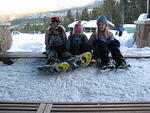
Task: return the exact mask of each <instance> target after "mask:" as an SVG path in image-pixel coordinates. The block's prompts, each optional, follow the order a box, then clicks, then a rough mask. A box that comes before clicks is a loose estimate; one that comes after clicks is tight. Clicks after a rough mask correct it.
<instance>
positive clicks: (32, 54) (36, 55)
mask: <svg viewBox="0 0 150 113" xmlns="http://www.w3.org/2000/svg"><path fill="white" fill-rule="evenodd" d="M0 58H1V59H2V58H10V59H14V58H46V56H45V55H44V54H42V52H0ZM124 58H150V56H144V55H143V56H135V55H130V56H129V55H128V56H124Z"/></svg>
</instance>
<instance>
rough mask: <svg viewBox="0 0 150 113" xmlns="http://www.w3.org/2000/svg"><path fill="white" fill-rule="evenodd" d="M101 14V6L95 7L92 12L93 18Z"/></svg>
mask: <svg viewBox="0 0 150 113" xmlns="http://www.w3.org/2000/svg"><path fill="white" fill-rule="evenodd" d="M99 15H101V8H100V7H94V8H93V10H92V12H91V15H90V17H91V19H92V20H95V19H97V17H98V16H99Z"/></svg>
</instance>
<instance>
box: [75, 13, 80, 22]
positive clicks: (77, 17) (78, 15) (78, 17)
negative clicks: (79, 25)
mask: <svg viewBox="0 0 150 113" xmlns="http://www.w3.org/2000/svg"><path fill="white" fill-rule="evenodd" d="M75 20H80V14H79V12H78V11H76V19H75Z"/></svg>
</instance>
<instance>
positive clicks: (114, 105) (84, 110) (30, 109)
mask: <svg viewBox="0 0 150 113" xmlns="http://www.w3.org/2000/svg"><path fill="white" fill-rule="evenodd" d="M0 113H150V102H99V103H98V102H96V103H46V102H37V103H36V102H0Z"/></svg>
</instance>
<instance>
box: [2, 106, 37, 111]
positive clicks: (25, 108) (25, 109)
mask: <svg viewBox="0 0 150 113" xmlns="http://www.w3.org/2000/svg"><path fill="white" fill-rule="evenodd" d="M7 109H9V110H22V111H35V110H37V108H34V107H24V106H23V107H18V106H15V107H10V106H8V107H0V110H7Z"/></svg>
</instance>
